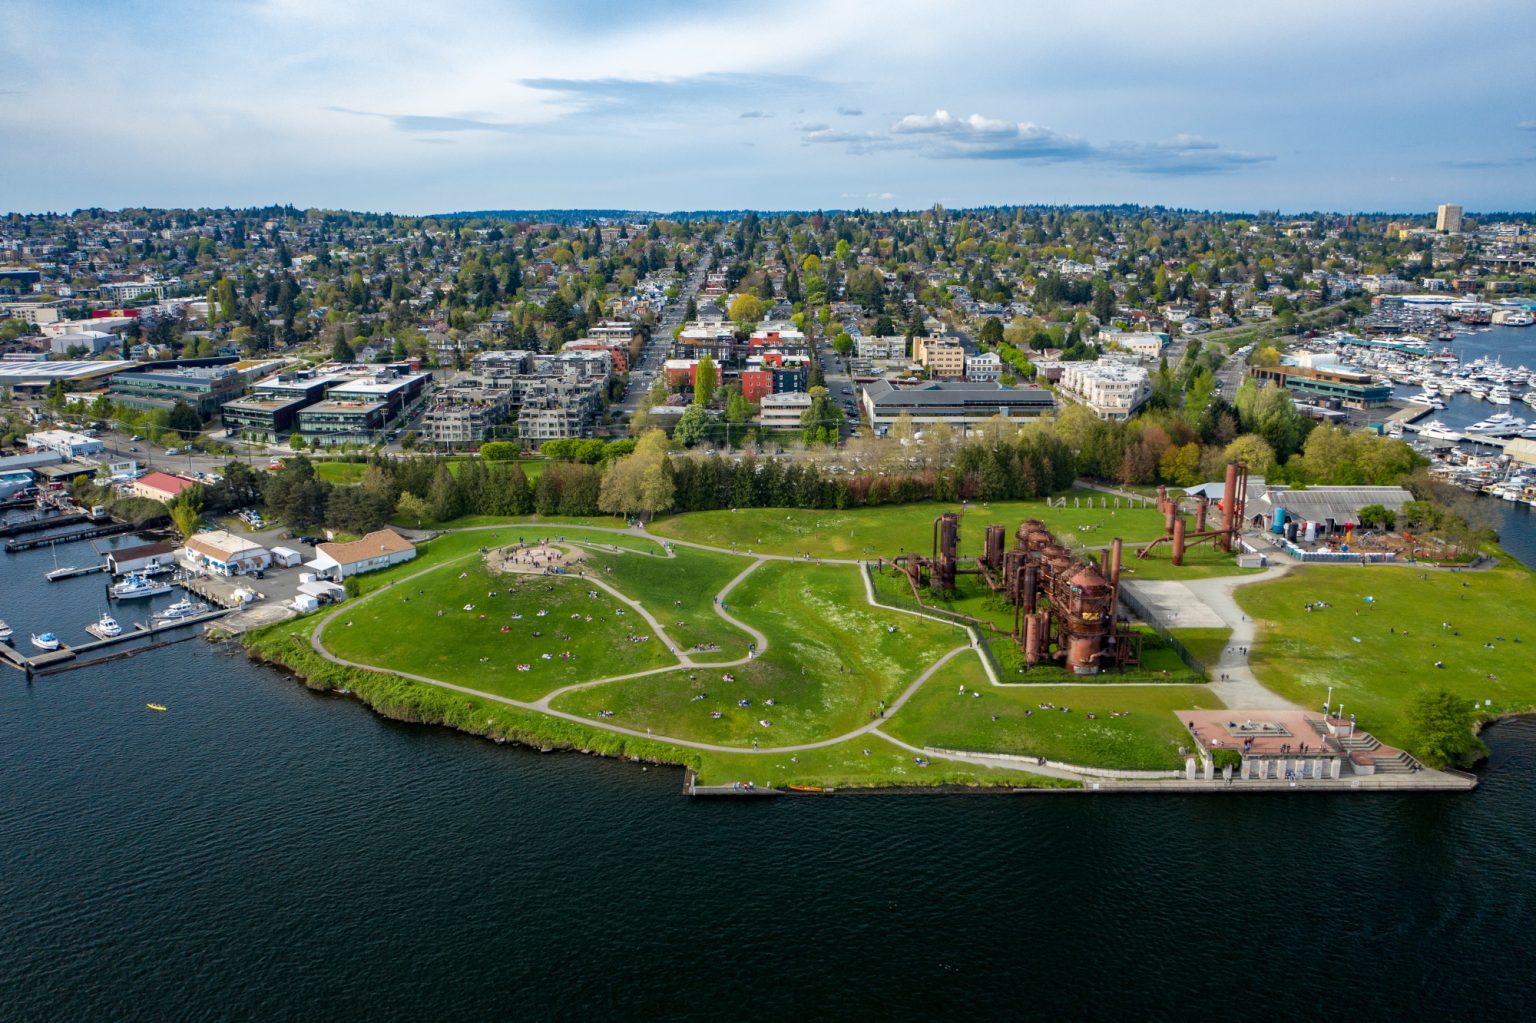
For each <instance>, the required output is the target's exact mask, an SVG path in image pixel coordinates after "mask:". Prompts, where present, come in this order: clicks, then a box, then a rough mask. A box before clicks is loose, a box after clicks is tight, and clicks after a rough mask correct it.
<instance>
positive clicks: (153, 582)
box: [112, 572, 171, 600]
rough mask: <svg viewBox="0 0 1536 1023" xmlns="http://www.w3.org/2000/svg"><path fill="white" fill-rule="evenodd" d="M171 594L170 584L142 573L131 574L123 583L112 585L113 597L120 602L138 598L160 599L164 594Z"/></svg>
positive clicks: (124, 577) (126, 576) (124, 578)
mask: <svg viewBox="0 0 1536 1023" xmlns="http://www.w3.org/2000/svg"><path fill="white" fill-rule="evenodd" d="M170 592H171V584H170V583H168V582H165V581H163V580H158V579H151V578H150V577H149V576H147V575H144V574H143V573H141V572H130V573H128V574H127V575H125V576H123V579H122V581H121V582H116V583H113V584H112V596H114V597H116V598H117V599H118V600H132V599H134V598H136V597H158V596H160V595H161V594H163V593H170Z"/></svg>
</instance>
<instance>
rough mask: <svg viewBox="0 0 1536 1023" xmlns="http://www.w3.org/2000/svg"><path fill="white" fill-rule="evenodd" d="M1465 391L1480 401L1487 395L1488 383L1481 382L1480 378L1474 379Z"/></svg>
mask: <svg viewBox="0 0 1536 1023" xmlns="http://www.w3.org/2000/svg"><path fill="white" fill-rule="evenodd" d="M1467 393H1468V394H1470V395H1471V396H1472V397H1474V398H1476V399H1477V400H1478V401H1482V400H1483V399H1484V398H1486V397H1488V385H1487V384H1485V383H1483V382H1482V381H1481V380H1478V381H1474V382H1473V383H1471V384H1469V385H1468V386H1467Z"/></svg>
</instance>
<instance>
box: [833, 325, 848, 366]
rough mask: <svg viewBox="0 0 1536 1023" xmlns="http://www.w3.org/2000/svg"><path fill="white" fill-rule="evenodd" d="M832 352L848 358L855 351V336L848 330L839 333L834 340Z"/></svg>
mask: <svg viewBox="0 0 1536 1023" xmlns="http://www.w3.org/2000/svg"><path fill="white" fill-rule="evenodd" d="M832 350H833V351H834V352H836V353H837V354H838V355H839V356H841V357H842V358H844V359H846V358H848V353H849V352H851V351H853V335H851V334H849V333H848V332H847V331H846V330H840V331H838V333H837V337H835V338H833V339H832Z"/></svg>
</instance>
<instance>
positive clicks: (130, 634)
mask: <svg viewBox="0 0 1536 1023" xmlns="http://www.w3.org/2000/svg"><path fill="white" fill-rule="evenodd" d="M227 614H229V611H228V609H226V608H216V609H215V610H212V611H209V612H207V613H205V614H200V615H192V616H191V617H189V618H177V619H174V620H172V621H159V622H153V624H150V625H146V624H144V623H142V622H135V623H134V624H133V626H132V628H130V629H128V630H126V631H124V632H123V634H122V635H120V636H108V637H103V638H99V639H96V640H93V641H91V642H88V643H80V644H77V645H75V646H69V645H67V644H66V645H65V646H61V647H60V648H59V649H57V650H49V651H46V652H44V653H39V654H37V655H36V656H35V657H28V656H27V655H26V654H24V653H22V652H21V651H20V650H18V649H16V648H15V647H13V646H10V645H8V644H0V661H3V662H4V663H6V664H9V665H10V666H11V667H13V668H15V669H17V670H18V671H22V672H25V673H26V676H27V678H32V677H33V676H35V675H40V674H48V675H51V674H53V673H54V672H55V671H67V670H72V669H74V668H86V667H89V666H90V665H92V664H100V663H101V662H102V661H105V660H111V659H114V658H116V657H127V656H130V655H132V654H136V653H138V652H140V651H141V650H149V649H153V648H155V647H160V646H164V645H165V643H153V644H150V645H149V646H145V647H135V648H132V649H128V650H122V651H119V652H117V653H114V654H112V655H111V656H110V657H89V656H88V655H90V654H94V653H97V652H99V651H102V650H107V649H109V648H112V647H116V646H121V645H122V644H124V643H131V642H133V641H134V640H141V639H144V638H145V637H150V636H165V635H168V634H169V633H171V632H173V631H175V630H176V629H180V628H182V627H183V626H187V625H201V624H203V623H204V622H211V621H213V620H215V619H218V618H222V617H224V616H225V615H227ZM151 621H153V619H152V620H151ZM87 631H91V630H90V628H89V627H87ZM92 635H95V633H94V632H92ZM170 642H175V640H171V641H170Z"/></svg>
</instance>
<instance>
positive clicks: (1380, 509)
mask: <svg viewBox="0 0 1536 1023" xmlns="http://www.w3.org/2000/svg"><path fill="white" fill-rule="evenodd" d="M1358 517H1359V519H1360V525H1362V526H1365V527H1366V528H1367V529H1377V528H1380V529H1387V530H1390V529H1392V528H1394V527H1395V526H1396V525H1397V514H1396V513H1395V512H1393V511H1391V510H1390V509H1388V508H1387V507H1386V506H1384V505H1380V504H1368V505H1366V506H1365V507H1364V508H1361V509H1360V511H1359V515H1358Z"/></svg>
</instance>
